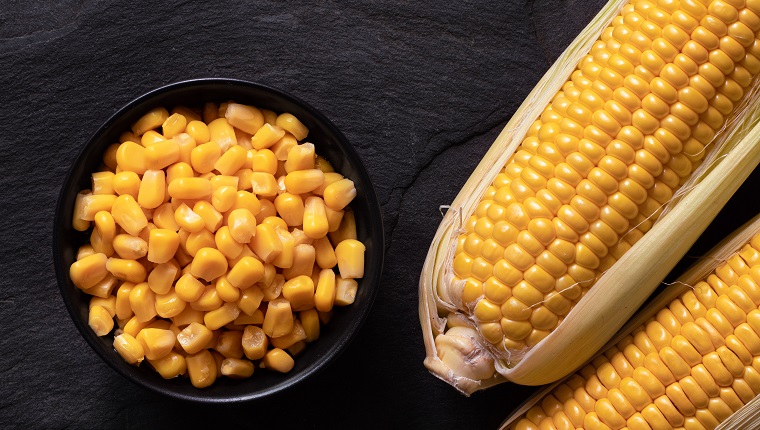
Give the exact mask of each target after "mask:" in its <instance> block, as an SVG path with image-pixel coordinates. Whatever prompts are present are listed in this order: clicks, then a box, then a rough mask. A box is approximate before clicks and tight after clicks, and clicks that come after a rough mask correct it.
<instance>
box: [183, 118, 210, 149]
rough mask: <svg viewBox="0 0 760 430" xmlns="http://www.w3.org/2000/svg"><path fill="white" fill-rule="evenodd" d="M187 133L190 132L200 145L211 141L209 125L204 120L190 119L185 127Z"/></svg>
mask: <svg viewBox="0 0 760 430" xmlns="http://www.w3.org/2000/svg"><path fill="white" fill-rule="evenodd" d="M185 133H187V134H189V135H190V136H191V137H192V138H193V139H194V140H195V143H197V144H198V145H202V144H204V143H206V142H208V141H209V139H210V137H209V132H208V126H207V125H206V124H205V123H204V122H202V121H190V122H188V123H187V126H186V127H185Z"/></svg>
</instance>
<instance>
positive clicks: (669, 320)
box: [503, 217, 760, 430]
mask: <svg viewBox="0 0 760 430" xmlns="http://www.w3.org/2000/svg"><path fill="white" fill-rule="evenodd" d="M759 232H760V217H756V218H755V220H754V221H753V222H750V223H748V224H747V226H745V227H744V228H743V229H741V230H740V231H739V232H738V233H736V234H734V236H733V237H732V238H730V239H729V240H727V241H725V242H724V244H723V245H722V246H719V247H717V249H716V250H715V251H713V252H712V253H711V255H708V256H706V257H705V258H704V259H703V260H702V262H701V263H698V264H697V265H696V266H695V267H693V268H692V269H690V270H689V272H687V273H686V274H685V275H684V276H682V277H681V278H680V279H679V280H678V281H676V283H674V284H673V285H672V286H671V287H669V288H668V289H667V290H665V291H664V292H663V293H662V294H661V295H660V296H658V298H657V299H656V300H655V301H654V302H653V303H652V304H651V305H650V306H648V307H647V308H646V309H645V310H643V311H642V312H640V313H639V314H638V315H637V316H636V317H635V318H634V319H633V320H632V321H631V323H630V324H629V325H628V327H630V329H624V330H622V331H621V333H622V334H621V335H619V336H618V338H619V340H618V341H617V342H614V343H613V344H612V346H610V347H609V348H608V349H606V350H605V351H604V352H603V353H601V354H599V355H597V356H596V357H595V358H594V359H593V360H592V361H591V362H590V363H589V364H587V365H586V366H585V367H583V368H582V369H581V370H580V371H579V372H578V373H576V374H574V375H572V376H571V377H569V378H567V379H566V380H564V381H562V382H561V383H559V384H557V385H556V386H554V387H552V388H551V389H549V390H546V392H544V393H541V394H539V395H538V396H536V397H534V398H533V399H531V400H530V401H529V402H528V404H526V406H524V407H523V408H522V411H520V413H518V414H516V417H513V418H511V419H510V420H508V421H507V422H505V424H504V426H503V428H504V427H508V428H510V429H515V430H517V429H519V430H529V429H548V428H555V429H563V428H586V429H592V428H610V429H619V428H623V427H628V428H630V429H644V428H651V429H659V428H686V429H712V428H715V427H716V426H718V425H719V424H723V425H724V426H726V427H727V426H729V425H730V424H732V422H733V425H734V428H749V427H756V426H757V423H756V421H751V420H750V421H745V422H736V421H738V420H739V419H741V418H742V417H743V416H747V415H751V414H752V413H753V412H752V411H751V410H752V409H755V408H754V406H745V405H747V404H749V403H750V402H753V400H755V397H756V396H757V394H759V393H760V335H759V334H760V234H758V233H759ZM718 262H720V263H718ZM756 402H757V401H756V400H755V403H756ZM740 409H742V412H743V413H742V414H737V415H736V416H734V413H735V412H737V411H739V410H740ZM737 425H739V427H736V426H737Z"/></svg>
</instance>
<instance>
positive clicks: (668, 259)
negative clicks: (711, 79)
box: [419, 0, 760, 395]
mask: <svg viewBox="0 0 760 430" xmlns="http://www.w3.org/2000/svg"><path fill="white" fill-rule="evenodd" d="M625 3H626V1H624V0H612V1H610V2H609V3H608V4H607V5H606V6H605V7H604V8H603V9H602V10H601V11H600V12H599V14H598V15H597V16H596V17H595V18H594V20H593V21H592V22H591V23H590V24H589V25H588V26H587V27H586V28H585V29H584V30H583V32H582V33H581V34H580V35H579V36H578V37H577V38H576V39H575V40H574V41H573V43H572V44H571V45H570V47H569V48H567V49H566V50H565V52H564V53H563V54H562V55H561V56H560V58H559V59H558V60H557V62H556V63H555V64H554V66H553V67H552V68H551V69H550V70H549V71H548V72H547V73H546V75H544V77H543V79H541V81H540V82H539V83H538V84H537V85H536V87H535V88H534V89H533V91H532V92H531V93H530V95H528V97H527V98H526V100H525V102H523V104H522V105H521V106H520V108H519V109H518V110H517V112H515V114H514V116H513V117H512V119H511V120H510V121H509V122H508V123H507V125H506V127H505V128H504V130H503V131H502V132H501V133H500V134H499V136H498V137H497V139H496V141H495V142H494V143H493V145H492V146H491V148H490V149H489V151H488V152H487V153H486V155H485V156H484V157H483V159H482V160H481V162H480V163H479V164H478V166H477V167H476V169H475V171H474V172H473V174H472V175H471V177H470V178H469V180H468V181H467V183H466V184H465V185H464V187H463V188H462V190H461V191H460V192H459V194H458V195H457V197H456V198H455V199H454V202H453V203H452V204H451V205H450V209H449V210H448V211H447V213H446V214H445V216H444V217H443V220H442V222H441V224H440V226H439V228H438V231H437V233H436V235H435V237H434V239H433V241H432V244H431V246H430V249H429V251H428V254H427V258H426V260H425V264H424V267H423V269H422V274H421V277H420V282H419V301H420V303H419V316H420V322H421V325H422V331H423V337H424V341H425V349H426V359H425V362H424V364H425V366H426V367H427V368H428V369H429V370H430V371H431V373H432V374H433V375H435V376H437V377H439V378H440V379H442V380H444V381H446V382H447V383H449V384H451V385H452V386H454V387H455V388H457V389H458V390H459V391H461V392H462V393H464V394H467V395H469V394H471V393H472V392H475V391H477V390H480V389H484V388H487V387H490V386H492V385H495V384H498V383H501V382H504V381H506V380H509V381H513V382H516V383H519V384H525V385H542V384H547V383H551V382H553V381H556V380H558V379H560V378H562V377H564V376H565V375H567V374H569V373H571V372H572V371H574V370H575V369H577V368H578V367H580V366H581V365H582V364H583V363H584V362H585V361H586V360H587V359H588V358H589V357H590V356H591V355H593V354H594V353H595V352H596V351H598V350H599V348H600V347H602V346H603V345H604V344H605V343H606V342H607V341H609V339H610V338H611V337H612V336H613V335H614V334H615V332H617V331H618V330H619V329H620V327H622V325H623V324H624V323H625V321H627V320H628V318H630V317H631V315H633V313H634V312H635V311H636V310H637V309H638V307H639V306H640V305H641V304H642V303H643V302H644V301H645V300H646V299H647V297H648V296H649V295H650V294H651V293H652V292H653V291H654V289H655V288H656V287H657V285H658V284H659V283H660V282H661V281H662V279H664V278H665V276H666V275H667V273H668V272H669V271H670V270H671V269H672V268H673V267H674V266H675V264H676V263H677V262H678V261H679V260H680V258H681V257H682V256H683V255H684V254H685V252H686V251H687V250H688V249H689V247H690V246H691V245H692V244H693V243H694V242H695V241H696V239H697V238H698V237H699V235H700V234H701V233H702V232H703V231H704V229H705V228H706V227H707V226H708V225H709V223H710V222H711V221H712V219H713V218H714V217H715V216H716V215H717V213H718V212H719V211H720V209H721V208H722V207H723V205H724V204H725V203H726V202H727V201H728V199H729V198H730V196H731V195H732V194H733V193H734V192H735V191H736V189H738V187H739V186H740V185H741V183H742V182H743V181H744V180H745V179H746V178H747V176H749V174H750V173H751V172H752V170H753V169H754V168H755V166H757V165H758V162H759V161H760V143H758V142H760V127H756V125H757V123H758V118H759V117H760V107H758V103H757V101H758V91H757V87H758V85H757V82H755V83H754V85H753V88H755V90H754V91H751V92H750V93H749V94H747V95H746V96H745V98H744V101H743V104H742V105H741V106H739V107H737V109H736V110H735V112H734V114H733V117H732V118H733V119H729V121H728V123H727V125H726V126H725V127H724V129H723V130H722V131H721V132H719V133H718V134H717V135H716V138H715V140H714V141H713V144H712V145H713V149H712V150H711V152H710V153H708V154H707V155H706V157H705V159H704V162H703V163H702V165H701V166H700V168H699V169H698V170H697V171H696V172H695V173H694V174H693V175H692V176H691V179H690V180H689V181H687V182H686V183H685V184H684V185H683V187H681V189H680V190H679V192H678V193H676V195H675V196H674V198H673V200H672V201H671V202H670V203H669V204H668V205H667V206H666V207H665V208H664V210H663V213H662V215H661V216H660V217H659V219H658V220H657V222H656V223H655V224H654V226H653V227H652V229H651V230H650V231H649V232H648V233H647V234H646V235H644V237H643V238H642V239H641V240H639V241H638V242H637V243H636V244H635V245H634V246H633V247H632V248H631V249H630V250H629V251H628V252H627V253H626V254H625V255H624V256H623V258H621V259H620V260H619V261H618V262H617V263H616V264H615V265H614V266H613V267H612V268H610V269H609V270H608V271H607V272H605V273H604V274H603V275H602V277H601V278H600V279H599V281H598V282H597V283H596V284H595V285H594V287H592V288H591V290H590V291H589V292H588V293H587V294H586V295H585V296H584V297H583V299H581V300H580V301H579V302H578V303H577V304H576V306H575V307H574V308H573V309H572V310H571V311H570V313H569V314H568V315H567V316H566V318H565V319H564V320H563V321H562V323H561V324H560V325H559V326H558V327H557V328H556V329H555V330H554V332H552V334H550V335H549V336H548V337H547V338H545V339H544V340H543V341H541V342H540V343H539V344H538V345H536V346H535V347H533V348H531V349H529V350H527V351H525V352H523V353H521V354H520V355H508V354H507V355H505V354H503V353H500V352H499V351H497V350H496V349H495V348H493V347H492V346H491V345H490V344H488V343H487V342H485V341H484V340H482V338H481V337H480V335H479V333H478V332H477V326H476V324H475V323H474V321H472V320H471V319H470V318H469V317H468V315H465V314H463V313H461V312H460V311H459V310H458V308H457V306H456V303H457V301H458V299H457V298H456V297H455V296H456V294H455V292H456V291H457V290H456V288H454V287H452V286H451V285H449V284H450V282H449V280H450V277H451V274H452V271H453V269H452V268H451V263H452V259H453V254H454V249H455V246H456V238H457V237H458V235H459V234H460V233H461V231H462V229H461V227H462V225H463V222H464V220H466V219H467V218H468V217H469V216H470V215H471V214H472V212H473V211H474V209H475V207H476V205H477V204H478V202H479V201H480V199H481V197H482V196H483V194H484V192H485V190H486V189H487V187H488V186H489V185H490V184H491V183H492V181H493V179H494V178H495V176H496V175H497V174H498V172H499V171H500V170H501V168H502V167H503V166H504V165H505V163H506V162H507V160H508V159H509V157H510V156H511V155H512V153H513V152H514V151H515V149H516V148H517V147H518V146H519V144H520V143H521V141H522V140H523V137H524V136H525V135H526V133H527V131H528V128H529V127H530V125H531V124H532V122H533V121H534V120H535V119H536V118H537V117H538V116H539V115H540V112H541V110H542V109H543V108H544V107H545V106H546V105H547V103H549V102H550V100H551V99H552V97H553V96H554V94H556V93H557V91H558V90H559V89H560V88H561V86H562V85H563V84H564V83H565V82H566V80H567V79H568V77H569V76H570V74H571V72H572V71H573V70H574V69H575V67H576V65H577V64H578V62H579V60H580V59H581V58H582V57H583V56H584V55H585V54H586V53H587V52H588V51H589V50H590V47H591V45H592V44H593V42H594V41H595V40H597V38H598V37H599V35H600V34H601V32H602V30H603V29H604V28H605V27H606V26H607V25H608V24H609V23H610V22H611V20H612V19H613V18H614V17H615V16H616V15H617V14H618V13H619V11H620V9H621V8H622V6H623V5H624V4H625ZM452 327H456V328H457V329H456V330H455V331H454V332H452V333H453V334H452V335H451V336H449V337H446V336H447V334H446V333H447V329H450V328H452ZM437 338H438V339H439V341H440V342H441V343H442V344H445V345H446V348H445V350H443V348H438V347H437V346H436V339H437ZM489 369H490V370H491V371H490V373H489Z"/></svg>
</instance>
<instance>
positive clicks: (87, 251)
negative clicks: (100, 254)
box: [76, 244, 95, 260]
mask: <svg viewBox="0 0 760 430" xmlns="http://www.w3.org/2000/svg"><path fill="white" fill-rule="evenodd" d="M92 254H95V249H94V248H93V247H92V245H89V244H87V245H82V246H80V247H79V249H77V258H76V259H77V260H81V259H83V258H84V257H89V256H90V255H92Z"/></svg>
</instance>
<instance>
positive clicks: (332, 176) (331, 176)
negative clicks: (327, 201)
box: [312, 172, 344, 196]
mask: <svg viewBox="0 0 760 430" xmlns="http://www.w3.org/2000/svg"><path fill="white" fill-rule="evenodd" d="M343 179H344V178H343V175H341V174H340V173H336V172H326V173H325V180H324V182H322V185H320V186H318V187H317V188H316V189H314V191H312V193H314V194H316V195H318V196H324V194H325V189H327V187H329V186H330V185H332V184H334V183H336V182H338V181H341V180H343Z"/></svg>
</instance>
